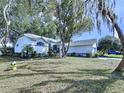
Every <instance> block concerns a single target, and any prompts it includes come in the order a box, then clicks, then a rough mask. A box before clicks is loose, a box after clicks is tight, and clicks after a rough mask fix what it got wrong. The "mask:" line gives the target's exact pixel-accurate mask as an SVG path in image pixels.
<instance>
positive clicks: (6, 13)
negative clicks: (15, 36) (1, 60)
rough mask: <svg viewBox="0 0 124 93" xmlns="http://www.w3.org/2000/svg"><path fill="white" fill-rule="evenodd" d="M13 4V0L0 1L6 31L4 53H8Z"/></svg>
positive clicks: (3, 37) (3, 42)
mask: <svg viewBox="0 0 124 93" xmlns="http://www.w3.org/2000/svg"><path fill="white" fill-rule="evenodd" d="M12 6H13V0H2V1H1V2H0V11H1V12H2V15H1V16H0V19H2V23H1V25H2V27H4V28H5V29H4V31H3V33H2V35H3V36H2V40H1V41H2V42H1V44H2V46H3V53H4V54H6V53H7V46H6V43H7V38H8V36H9V33H10V30H9V27H10V24H11V18H10V17H11V16H10V13H12V11H11V7H12Z"/></svg>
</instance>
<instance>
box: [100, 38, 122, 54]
mask: <svg viewBox="0 0 124 93" xmlns="http://www.w3.org/2000/svg"><path fill="white" fill-rule="evenodd" d="M98 48H99V50H100V51H101V52H102V55H104V54H105V53H106V52H107V51H108V50H116V51H120V50H121V45H120V41H119V40H118V39H117V38H115V37H113V36H106V37H104V38H102V39H100V40H99V42H98Z"/></svg>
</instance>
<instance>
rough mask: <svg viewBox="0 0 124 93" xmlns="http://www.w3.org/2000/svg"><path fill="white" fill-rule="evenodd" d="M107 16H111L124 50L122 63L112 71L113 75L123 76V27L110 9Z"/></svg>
mask: <svg viewBox="0 0 124 93" xmlns="http://www.w3.org/2000/svg"><path fill="white" fill-rule="evenodd" d="M107 16H108V17H109V19H108V20H110V21H111V22H112V25H113V27H114V29H115V31H116V32H117V33H118V36H119V39H120V42H121V45H122V51H123V58H122V60H121V62H120V64H119V65H118V66H117V68H116V69H115V70H114V71H113V72H112V76H113V77H114V78H123V71H124V34H123V31H122V30H121V28H120V27H119V26H118V24H117V23H116V22H115V19H114V17H113V14H112V13H110V11H108V13H107Z"/></svg>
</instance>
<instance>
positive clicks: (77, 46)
mask: <svg viewBox="0 0 124 93" xmlns="http://www.w3.org/2000/svg"><path fill="white" fill-rule="evenodd" d="M72 53H75V54H76V55H78V56H83V55H85V54H87V53H88V54H91V55H92V56H94V55H95V54H96V53H97V40H96V39H90V40H80V41H74V42H71V44H70V48H69V50H68V54H72Z"/></svg>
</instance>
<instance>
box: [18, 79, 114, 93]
mask: <svg viewBox="0 0 124 93" xmlns="http://www.w3.org/2000/svg"><path fill="white" fill-rule="evenodd" d="M113 82H114V80H112V79H102V80H90V79H86V80H73V79H58V80H48V81H43V82H41V83H38V84H34V85H33V86H31V87H30V88H27V89H26V88H22V89H19V93H38V92H37V88H39V87H41V86H42V87H43V86H46V85H48V84H49V83H52V84H53V85H54V84H58V83H65V84H66V83H67V84H69V85H68V86H67V87H66V88H63V89H62V88H60V89H59V90H58V91H55V90H54V91H55V92H50V93H104V91H105V90H106V88H107V87H108V86H110V85H111V84H112V83H113ZM40 93H42V91H41V92H40Z"/></svg>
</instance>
